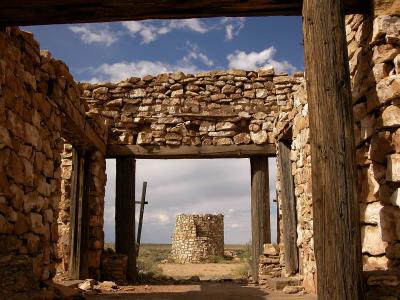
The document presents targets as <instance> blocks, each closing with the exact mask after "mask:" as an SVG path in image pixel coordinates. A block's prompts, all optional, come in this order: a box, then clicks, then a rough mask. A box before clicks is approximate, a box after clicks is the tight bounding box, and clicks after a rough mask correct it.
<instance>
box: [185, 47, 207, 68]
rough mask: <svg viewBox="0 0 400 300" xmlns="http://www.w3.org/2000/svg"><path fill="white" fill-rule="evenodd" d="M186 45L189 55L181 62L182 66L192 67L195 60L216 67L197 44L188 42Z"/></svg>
mask: <svg viewBox="0 0 400 300" xmlns="http://www.w3.org/2000/svg"><path fill="white" fill-rule="evenodd" d="M186 45H187V47H188V53H187V54H186V55H185V56H184V57H183V58H182V59H181V60H180V64H181V65H183V66H187V65H191V64H192V63H193V62H192V61H193V60H199V61H201V62H202V63H203V64H205V65H206V66H208V67H211V66H213V65H214V62H213V61H212V60H211V59H210V58H209V57H208V56H207V54H205V53H204V52H202V51H201V50H200V49H199V47H198V46H197V45H196V44H193V43H190V42H186Z"/></svg>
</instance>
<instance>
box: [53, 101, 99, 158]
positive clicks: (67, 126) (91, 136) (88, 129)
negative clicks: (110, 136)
mask: <svg viewBox="0 0 400 300" xmlns="http://www.w3.org/2000/svg"><path fill="white" fill-rule="evenodd" d="M54 101H55V102H56V103H57V105H58V107H59V108H60V110H61V112H63V114H62V119H61V120H62V130H63V137H64V138H66V139H67V140H68V142H69V143H70V144H73V145H75V146H79V148H81V149H86V150H88V151H92V150H99V151H100V152H101V153H103V154H105V153H106V144H105V143H104V141H103V139H102V138H101V137H100V136H99V135H98V134H97V132H96V131H95V130H94V129H93V128H92V126H91V125H90V122H89V121H88V120H87V119H86V118H85V117H81V115H80V113H79V112H78V110H77V109H76V108H75V107H74V106H73V105H72V103H71V102H70V101H67V100H65V99H64V98H61V97H59V98H57V97H55V98H54Z"/></svg>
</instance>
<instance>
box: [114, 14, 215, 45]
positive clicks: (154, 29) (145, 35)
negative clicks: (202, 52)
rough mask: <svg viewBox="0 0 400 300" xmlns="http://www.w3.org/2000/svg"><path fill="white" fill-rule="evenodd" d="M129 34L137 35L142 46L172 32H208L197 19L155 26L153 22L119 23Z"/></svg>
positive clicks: (167, 22)
mask: <svg viewBox="0 0 400 300" xmlns="http://www.w3.org/2000/svg"><path fill="white" fill-rule="evenodd" d="M121 24H122V26H123V27H124V28H125V29H127V30H128V32H129V33H131V34H133V35H135V34H139V35H140V36H141V37H142V43H143V44H149V43H151V42H153V41H155V40H156V39H157V38H158V36H159V35H164V34H167V33H170V32H171V31H173V30H189V31H193V32H197V33H206V32H208V31H209V30H210V28H208V27H207V26H206V24H205V23H204V22H202V21H200V20H198V19H182V20H171V21H163V22H162V23H161V25H160V26H155V25H154V21H126V22H122V23H121Z"/></svg>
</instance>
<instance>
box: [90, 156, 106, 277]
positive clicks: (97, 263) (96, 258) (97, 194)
mask: <svg viewBox="0 0 400 300" xmlns="http://www.w3.org/2000/svg"><path fill="white" fill-rule="evenodd" d="M106 181H107V175H106V159H105V156H104V155H103V154H102V153H101V152H100V151H95V152H93V153H91V155H90V192H89V215H90V217H89V257H88V265H89V276H90V278H95V279H99V278H100V276H101V274H100V267H101V255H102V253H103V248H104V196H105V186H106Z"/></svg>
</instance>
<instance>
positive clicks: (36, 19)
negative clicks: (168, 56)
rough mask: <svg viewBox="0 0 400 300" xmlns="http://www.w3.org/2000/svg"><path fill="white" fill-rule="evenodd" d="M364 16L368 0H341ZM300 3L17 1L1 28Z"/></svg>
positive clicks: (253, 11) (244, 12)
mask: <svg viewBox="0 0 400 300" xmlns="http://www.w3.org/2000/svg"><path fill="white" fill-rule="evenodd" d="M343 2H344V4H345V9H346V13H365V12H367V11H368V10H369V7H370V5H369V1H367V0H344V1H343ZM302 3H303V1H302V0H279V1H277V0H248V1H243V0H197V1H181V0H163V1H149V0H136V1H132V0H113V1H109V0H57V1H54V0H18V1H0V26H14V25H19V26H22V25H43V24H67V23H91V22H111V21H128V20H144V19H182V18H204V17H218V16H226V17H239V16H301V11H302Z"/></svg>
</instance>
